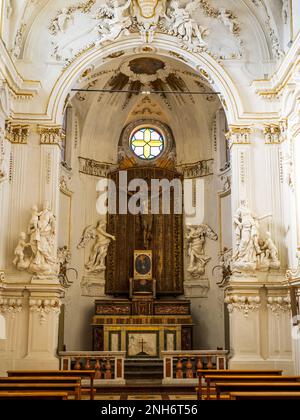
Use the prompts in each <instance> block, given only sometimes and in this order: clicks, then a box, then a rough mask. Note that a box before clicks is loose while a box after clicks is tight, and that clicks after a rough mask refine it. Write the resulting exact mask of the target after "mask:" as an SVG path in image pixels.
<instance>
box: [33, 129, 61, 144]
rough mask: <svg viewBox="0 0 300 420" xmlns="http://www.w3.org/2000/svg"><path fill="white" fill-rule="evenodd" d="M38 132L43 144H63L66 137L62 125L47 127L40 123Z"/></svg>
mask: <svg viewBox="0 0 300 420" xmlns="http://www.w3.org/2000/svg"><path fill="white" fill-rule="evenodd" d="M38 132H39V134H40V142H41V144H47V145H58V146H61V144H62V142H63V141H64V139H65V137H66V136H65V133H64V131H63V130H62V128H61V127H47V126H42V125H39V126H38Z"/></svg>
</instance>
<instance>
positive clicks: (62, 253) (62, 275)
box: [57, 246, 78, 289]
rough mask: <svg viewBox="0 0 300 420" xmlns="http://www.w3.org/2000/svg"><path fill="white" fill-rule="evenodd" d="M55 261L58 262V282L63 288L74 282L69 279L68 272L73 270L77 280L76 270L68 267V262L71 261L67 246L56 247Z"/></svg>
mask: <svg viewBox="0 0 300 420" xmlns="http://www.w3.org/2000/svg"><path fill="white" fill-rule="evenodd" d="M57 261H58V263H59V273H58V279H59V282H60V284H61V285H62V286H63V287H64V288H65V289H68V288H69V287H71V286H72V284H73V283H74V280H70V278H69V275H68V272H69V271H73V272H74V273H75V276H76V280H77V279H78V271H77V270H76V269H75V268H71V267H69V264H70V261H71V252H70V250H69V248H68V247H67V246H64V247H62V248H58V250H57Z"/></svg>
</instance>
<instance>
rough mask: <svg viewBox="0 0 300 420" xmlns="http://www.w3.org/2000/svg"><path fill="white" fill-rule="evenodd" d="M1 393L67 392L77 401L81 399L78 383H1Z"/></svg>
mask: <svg viewBox="0 0 300 420" xmlns="http://www.w3.org/2000/svg"><path fill="white" fill-rule="evenodd" d="M0 391H6V392H10V391H17V392H27V391H28V392H33V391H41V392H43V391H44V392H52V391H55V392H67V393H68V394H72V395H75V399H76V400H79V399H80V395H81V394H80V385H79V384H78V383H70V384H65V383H51V384H50V383H28V382H26V383H19V382H18V383H0Z"/></svg>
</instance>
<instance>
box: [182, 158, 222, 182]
mask: <svg viewBox="0 0 300 420" xmlns="http://www.w3.org/2000/svg"><path fill="white" fill-rule="evenodd" d="M213 166H214V160H213V159H209V160H201V161H199V162H196V163H190V164H185V165H178V166H177V167H176V169H177V170H178V171H179V172H181V173H182V174H183V176H184V178H187V179H193V178H203V177H206V176H209V175H213V173H214V171H213Z"/></svg>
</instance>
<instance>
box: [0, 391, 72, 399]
mask: <svg viewBox="0 0 300 420" xmlns="http://www.w3.org/2000/svg"><path fill="white" fill-rule="evenodd" d="M67 399H68V393H67V392H3V391H0V401H1V400H57V401H59V400H60V401H61V400H67Z"/></svg>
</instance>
